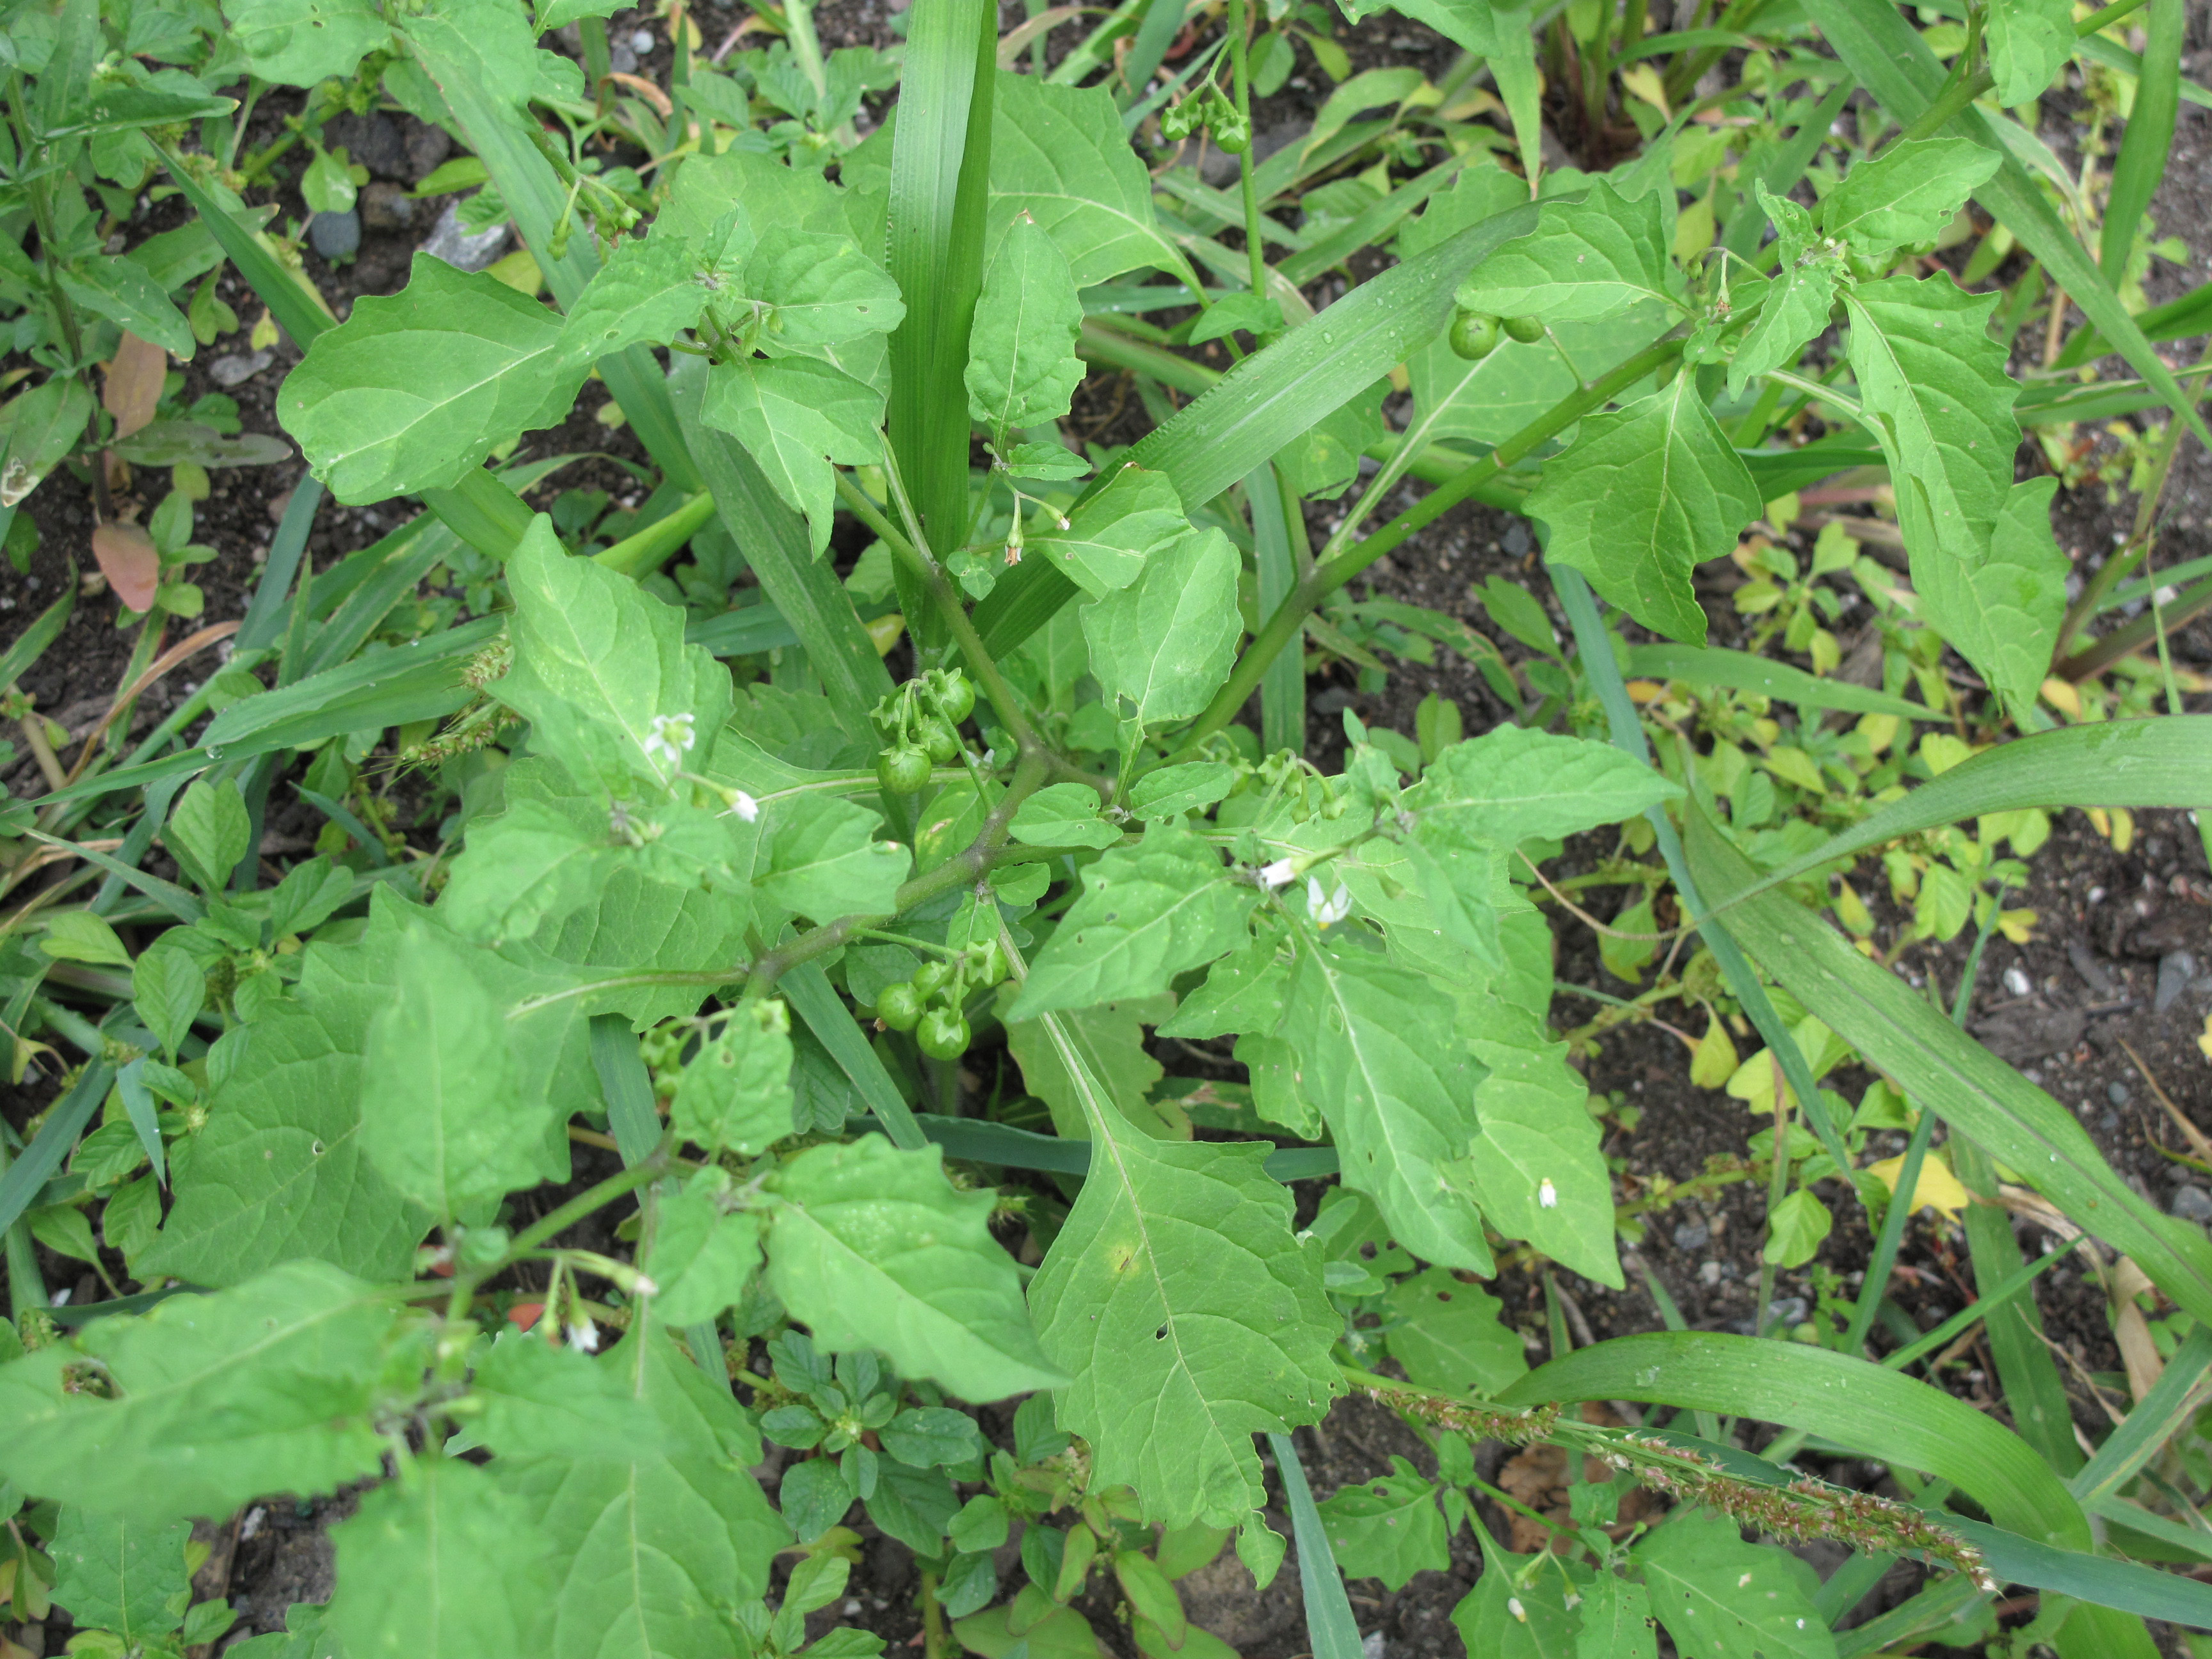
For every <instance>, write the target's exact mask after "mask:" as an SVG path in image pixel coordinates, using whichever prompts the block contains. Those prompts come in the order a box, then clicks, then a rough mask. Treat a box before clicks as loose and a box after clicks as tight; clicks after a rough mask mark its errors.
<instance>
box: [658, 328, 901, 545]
mask: <svg viewBox="0 0 2212 1659" xmlns="http://www.w3.org/2000/svg"><path fill="white" fill-rule="evenodd" d="M883 418H884V398H883V394H882V393H881V392H876V391H873V390H872V389H871V388H869V387H868V386H864V385H862V384H861V383H860V381H858V380H854V378H853V377H852V376H851V375H849V374H846V373H845V372H844V371H843V370H842V369H838V368H831V367H830V366H829V364H828V363H823V362H816V361H815V360H814V359H812V358H811V357H781V358H778V359H776V360H775V361H774V362H769V361H768V360H766V359H763V358H759V357H751V358H745V359H743V360H740V361H739V362H729V363H718V364H716V365H715V367H714V371H713V374H712V375H711V377H710V378H709V379H708V382H707V401H706V405H705V410H704V412H703V414H702V419H703V420H705V422H707V424H708V426H711V427H714V428H716V429H717V430H718V431H722V432H726V433H728V434H730V435H732V437H734V438H735V439H737V441H738V442H739V443H741V444H743V445H744V447H745V450H746V453H749V454H750V455H751V457H752V458H753V459H754V460H755V461H756V462H757V463H758V464H759V466H760V469H761V471H763V472H764V473H766V474H767V475H768V480H769V483H771V484H772V485H774V486H775V493H776V494H777V495H780V496H781V497H782V498H783V501H784V504H785V505H786V506H787V507H792V508H793V509H794V510H795V511H797V512H799V513H805V515H806V522H807V526H808V528H809V530H810V531H811V533H812V538H813V544H814V552H815V555H816V556H817V557H819V556H821V555H822V553H823V551H824V550H826V549H827V548H828V547H829V524H830V520H831V517H832V515H833V513H834V510H835V506H836V493H837V486H836V474H835V471H834V470H833V469H832V467H831V465H830V463H831V462H832V461H835V462H837V463H840V464H842V465H847V466H860V465H867V464H868V463H870V462H872V461H876V460H878V459H881V458H882V454H883V442H882V439H881V436H880V433H879V428H880V427H881V425H882V422H883Z"/></svg>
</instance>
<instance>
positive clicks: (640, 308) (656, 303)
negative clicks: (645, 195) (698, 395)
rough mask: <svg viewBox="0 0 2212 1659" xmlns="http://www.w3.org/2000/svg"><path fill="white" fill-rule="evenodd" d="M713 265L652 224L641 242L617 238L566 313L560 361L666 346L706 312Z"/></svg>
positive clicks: (685, 242)
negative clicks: (637, 347)
mask: <svg viewBox="0 0 2212 1659" xmlns="http://www.w3.org/2000/svg"><path fill="white" fill-rule="evenodd" d="M713 266H714V259H713V258H708V257H702V254H701V252H700V251H699V249H698V248H697V247H696V246H694V245H693V244H692V243H691V242H690V241H689V240H686V239H685V238H684V237H683V236H681V235H678V234H676V233H674V232H672V231H670V230H668V229H666V228H663V227H662V226H661V225H660V223H659V222H658V221H656V222H655V224H654V228H653V229H652V230H651V231H648V232H647V234H645V235H644V236H642V237H637V236H625V237H623V239H622V240H619V241H617V243H616V244H615V246H614V251H613V252H611V253H610V254H609V255H608V256H607V262H606V264H603V265H601V266H600V267H599V270H597V271H596V272H594V273H593V274H592V280H591V281H590V282H588V283H585V284H584V291H583V292H582V293H581V294H579V295H577V296H576V302H575V304H574V305H572V306H570V307H568V320H567V321H566V322H565V323H563V324H562V325H561V343H560V350H561V355H562V356H563V357H565V358H567V359H568V360H570V361H571V362H591V361H592V360H593V359H596V358H599V357H603V356H608V355H609V354H611V353H613V352H617V351H620V350H622V349H623V348H625V347H627V346H632V345H635V344H638V343H641V342H643V343H650V344H653V345H665V344H667V343H668V342H670V341H671V340H672V339H674V338H675V337H677V336H678V334H680V333H681V332H683V331H684V330H685V329H687V328H690V327H691V326H692V325H694V324H696V322H697V321H698V320H699V319H700V316H701V315H702V313H704V312H705V311H706V309H707V302H708V301H709V300H710V299H712V298H713V297H714V290H713V288H712V287H711V286H710V283H709V280H708V276H709V272H710V271H711V270H712V268H713Z"/></svg>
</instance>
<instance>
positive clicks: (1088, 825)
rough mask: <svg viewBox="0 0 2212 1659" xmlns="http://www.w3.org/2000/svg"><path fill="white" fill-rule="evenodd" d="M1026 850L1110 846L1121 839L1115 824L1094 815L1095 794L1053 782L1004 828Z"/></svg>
mask: <svg viewBox="0 0 2212 1659" xmlns="http://www.w3.org/2000/svg"><path fill="white" fill-rule="evenodd" d="M1006 829H1007V832H1008V833H1009V834H1010V835H1012V836H1013V838H1014V839H1015V840H1016V841H1018V842H1022V843H1024V845H1026V846H1030V847H1090V848H1104V847H1111V846H1112V845H1114V843H1115V842H1117V841H1119V840H1121V826H1120V825H1119V824H1113V823H1107V822H1106V820H1105V819H1103V818H1102V817H1099V816H1098V792H1097V790H1096V789H1093V788H1091V787H1090V785H1088V784H1083V783H1055V784H1053V785H1051V786H1049V787H1046V788H1043V789H1040V790H1038V791H1037V792H1036V793H1035V794H1033V795H1031V796H1030V798H1029V799H1027V800H1025V801H1024V802H1023V803H1022V804H1021V807H1020V810H1019V811H1017V812H1015V814H1014V817H1013V821H1012V823H1009V824H1008V825H1007V826H1006Z"/></svg>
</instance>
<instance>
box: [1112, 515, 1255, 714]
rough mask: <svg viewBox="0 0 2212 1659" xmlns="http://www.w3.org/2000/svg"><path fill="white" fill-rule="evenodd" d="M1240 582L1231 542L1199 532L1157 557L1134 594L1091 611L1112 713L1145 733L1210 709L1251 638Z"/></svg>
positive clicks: (1128, 590)
mask: <svg viewBox="0 0 2212 1659" xmlns="http://www.w3.org/2000/svg"><path fill="white" fill-rule="evenodd" d="M1243 631H1244V624H1243V617H1242V616H1241V615H1240V613H1239V612H1238V611H1237V550H1236V549H1235V548H1234V547H1233V546H1231V544H1230V541H1229V538H1228V537H1227V536H1225V535H1224V534H1223V533H1222V532H1220V531H1218V530H1194V531H1191V532H1188V534H1186V535H1184V536H1182V537H1180V538H1177V539H1176V540H1175V541H1172V542H1170V543H1169V544H1167V545H1166V546H1164V547H1162V548H1159V549H1158V550H1155V551H1154V552H1153V553H1152V556H1151V557H1150V558H1148V559H1147V560H1146V562H1145V568H1144V571H1143V573H1142V574H1140V575H1139V576H1138V578H1137V580H1134V581H1133V582H1131V583H1130V584H1129V585H1128V586H1127V587H1123V588H1120V589H1117V590H1116V591H1115V592H1111V593H1109V594H1107V595H1106V596H1105V597H1104V598H1103V599H1094V600H1092V601H1091V603H1090V604H1089V605H1085V606H1084V608H1083V637H1084V638H1085V640H1087V641H1090V643H1091V672H1092V673H1093V674H1094V675H1096V676H1097V679H1098V684H1099V685H1100V687H1101V689H1102V690H1103V692H1104V694H1105V696H1106V699H1107V702H1108V706H1109V708H1116V709H1118V710H1119V711H1120V713H1121V716H1122V718H1123V719H1125V720H1134V721H1136V722H1138V723H1139V724H1140V725H1145V726H1152V725H1156V724H1158V723H1159V722H1161V721H1163V720H1188V718H1190V717H1191V716H1192V715H1194V714H1198V713H1199V712H1200V711H1201V710H1202V709H1204V708H1205V707H1206V703H1207V702H1209V701H1210V700H1211V699H1212V696H1213V694H1214V691H1215V690H1216V689H1218V687H1219V685H1220V684H1221V683H1222V681H1224V680H1225V679H1227V678H1229V670H1230V666H1231V664H1232V663H1233V662H1234V660H1235V659H1236V654H1237V640H1238V638H1239V637H1240V636H1241V635H1243Z"/></svg>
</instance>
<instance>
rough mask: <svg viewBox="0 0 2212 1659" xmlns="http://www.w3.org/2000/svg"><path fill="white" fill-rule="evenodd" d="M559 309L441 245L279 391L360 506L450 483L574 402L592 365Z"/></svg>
mask: <svg viewBox="0 0 2212 1659" xmlns="http://www.w3.org/2000/svg"><path fill="white" fill-rule="evenodd" d="M588 367H589V364H588V363H586V362H583V361H581V360H576V359H571V358H570V357H568V356H567V355H566V354H564V353H563V351H562V322H561V315H560V313H558V312H556V311H553V310H551V309H550V308H549V307H545V306H543V305H540V304H539V303H538V301H536V300H533V299H532V298H530V297H529V296H528V295H522V294H518V293H516V292H515V291H514V289H511V288H509V287H508V286H507V284H506V283H502V282H501V281H500V280H499V279H498V278H497V277H495V276H489V275H488V274H487V273H484V272H482V271H478V272H475V273H473V274H465V273H464V272H461V271H459V270H454V269H453V266H451V265H449V264H447V263H446V262H445V261H444V260H442V259H435V258H431V257H430V256H429V255H428V254H427V253H417V254H416V256H415V264H414V268H413V270H411V272H410V275H409V276H408V279H407V286H406V288H405V289H403V290H402V291H401V292H399V293H398V294H395V295H392V296H391V297H389V298H385V297H381V296H379V295H363V296H362V298H361V299H359V300H357V301H355V302H354V307H353V313H352V315H351V316H349V318H347V319H346V320H345V321H344V322H343V323H341V324H340V325H338V326H337V327H336V328H333V329H331V330H328V331H325V333H323V334H321V335H320V336H319V337H317V338H316V340H315V342H314V343H313V344H312V345H311V346H309V347H308V348H307V356H306V357H305V358H303V359H302V360H301V363H300V366H299V367H298V368H295V369H294V370H293V371H292V372H291V374H289V375H288V376H286V377H285V380H284V385H283V388H282V390H280V391H279V392H278V393H277V394H276V413H277V417H278V419H280V420H281V421H283V423H284V429H285V430H286V431H287V432H289V433H290V434H291V435H292V436H293V437H294V438H295V439H296V440H297V441H298V442H299V445H300V447H301V449H302V450H303V451H305V452H306V453H307V461H308V465H310V466H312V467H313V469H314V473H315V476H316V477H319V478H320V479H321V480H322V481H323V483H325V485H326V486H327V487H328V488H329V489H330V492H331V494H332V495H335V496H337V498H338V499H339V500H340V501H345V502H348V503H350V504H355V505H362V504H366V503H368V502H371V501H383V500H384V499H386V497H387V496H392V495H413V494H415V493H416V492H417V491H419V490H423V489H451V488H453V486H454V485H456V484H458V483H460V481H461V480H462V479H463V478H465V477H467V476H468V475H469V474H470V473H471V472H473V471H476V469H477V467H478V466H480V465H483V460H484V458H485V457H486V456H488V455H489V454H490V453H491V452H492V451H493V450H494V449H495V448H497V447H499V446H500V445H501V444H503V443H507V442H508V441H511V440H513V439H515V438H519V437H520V436H521V435H523V434H524V433H526V432H529V431H532V430H534V429H536V428H538V427H544V426H552V425H554V424H556V422H559V421H561V420H562V418H563V417H564V416H567V414H568V410H569V408H570V406H571V405H572V404H574V402H575V398H576V388H577V387H578V386H580V385H581V384H582V383H583V379H584V374H585V371H586V368H588Z"/></svg>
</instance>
